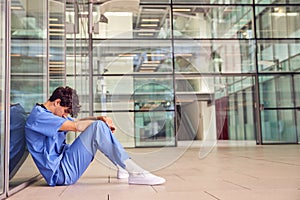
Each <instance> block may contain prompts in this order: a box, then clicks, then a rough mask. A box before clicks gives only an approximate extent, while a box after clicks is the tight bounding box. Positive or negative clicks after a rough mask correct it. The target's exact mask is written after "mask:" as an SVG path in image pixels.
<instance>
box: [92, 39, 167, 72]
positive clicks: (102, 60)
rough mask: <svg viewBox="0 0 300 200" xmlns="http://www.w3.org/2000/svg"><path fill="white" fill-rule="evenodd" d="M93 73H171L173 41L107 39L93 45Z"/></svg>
mask: <svg viewBox="0 0 300 200" xmlns="http://www.w3.org/2000/svg"><path fill="white" fill-rule="evenodd" d="M93 56H94V63H95V64H94V74H95V75H96V76H99V75H102V74H105V75H109V74H132V73H147V74H149V73H150V74H152V73H153V74H155V73H162V72H169V73H170V72H172V54H171V41H169V40H167V41H162V40H156V41H152V42H151V43H149V41H148V40H137V41H131V40H118V41H115V40H106V41H99V43H96V42H95V44H94V49H93Z"/></svg>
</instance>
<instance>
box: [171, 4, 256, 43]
mask: <svg viewBox="0 0 300 200" xmlns="http://www.w3.org/2000/svg"><path fill="white" fill-rule="evenodd" d="M173 18H174V20H173V23H174V25H173V28H174V30H173V36H174V37H175V38H243V39H249V38H253V37H254V35H253V31H252V8H251V7H248V6H234V7H233V6H226V7H225V6H224V7H222V6H184V7H182V6H174V7H173Z"/></svg>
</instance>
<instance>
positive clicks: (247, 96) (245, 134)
mask: <svg viewBox="0 0 300 200" xmlns="http://www.w3.org/2000/svg"><path fill="white" fill-rule="evenodd" d="M232 78H233V79H235V81H234V82H231V81H230V79H231V78H230V77H227V78H223V79H224V80H226V81H227V83H226V82H224V81H223V87H220V86H219V87H217V89H216V93H219V92H220V91H222V90H225V92H223V91H222V93H223V94H224V96H225V95H229V99H228V106H227V107H226V112H228V119H225V120H226V121H228V138H229V139H230V140H255V138H256V133H257V130H256V128H257V127H256V120H255V106H254V105H255V102H256V101H255V98H254V77H232ZM217 115H219V114H218V113H217ZM225 120H224V121H225Z"/></svg>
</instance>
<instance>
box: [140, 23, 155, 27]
mask: <svg viewBox="0 0 300 200" xmlns="http://www.w3.org/2000/svg"><path fill="white" fill-rule="evenodd" d="M156 26H158V25H157V24H141V27H156Z"/></svg>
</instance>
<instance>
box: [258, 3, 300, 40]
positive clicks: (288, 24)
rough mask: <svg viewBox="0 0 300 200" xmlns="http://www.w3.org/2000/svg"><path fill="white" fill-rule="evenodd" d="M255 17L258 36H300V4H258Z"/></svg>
mask: <svg viewBox="0 0 300 200" xmlns="http://www.w3.org/2000/svg"><path fill="white" fill-rule="evenodd" d="M276 3H277V2H276ZM298 3H299V2H298ZM255 17H256V19H255V20H256V28H257V30H256V35H257V37H258V38H299V37H300V25H299V23H298V22H299V20H300V9H299V6H296V5H295V6H256V8H255Z"/></svg>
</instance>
